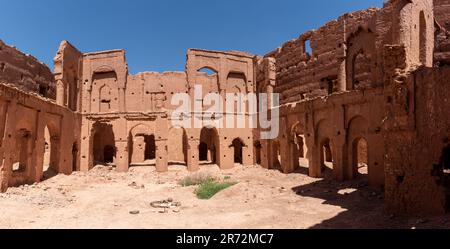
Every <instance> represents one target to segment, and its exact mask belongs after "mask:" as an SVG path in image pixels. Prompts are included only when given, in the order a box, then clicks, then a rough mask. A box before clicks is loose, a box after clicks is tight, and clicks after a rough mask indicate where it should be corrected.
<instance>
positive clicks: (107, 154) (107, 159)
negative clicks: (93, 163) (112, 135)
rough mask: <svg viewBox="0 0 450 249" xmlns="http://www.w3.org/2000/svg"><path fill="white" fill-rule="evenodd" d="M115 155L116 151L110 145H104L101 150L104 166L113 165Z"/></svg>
mask: <svg viewBox="0 0 450 249" xmlns="http://www.w3.org/2000/svg"><path fill="white" fill-rule="evenodd" d="M115 155H116V149H115V148H114V147H113V146H111V145H106V146H105V147H104V148H103V162H104V163H106V164H112V163H114V157H115Z"/></svg>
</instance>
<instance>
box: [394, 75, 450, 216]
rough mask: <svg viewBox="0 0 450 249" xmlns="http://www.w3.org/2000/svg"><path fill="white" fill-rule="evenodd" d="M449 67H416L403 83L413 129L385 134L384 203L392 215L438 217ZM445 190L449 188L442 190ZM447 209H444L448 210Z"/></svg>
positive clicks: (442, 200) (441, 210)
mask: <svg viewBox="0 0 450 249" xmlns="http://www.w3.org/2000/svg"><path fill="white" fill-rule="evenodd" d="M449 76H450V69H449V68H448V67H443V68H421V69H419V70H418V71H416V72H414V73H412V74H411V75H409V76H408V78H407V80H406V82H407V85H408V88H409V89H414V90H410V93H411V95H410V98H412V100H411V101H414V106H415V108H414V113H415V117H414V120H411V121H410V122H409V123H410V125H411V126H412V127H410V128H408V127H398V128H397V129H395V130H396V131H392V130H394V128H392V129H391V131H392V132H388V133H387V137H386V138H385V139H386V149H387V151H388V155H389V157H388V159H387V163H386V171H387V173H388V174H387V176H386V177H387V179H386V200H387V205H388V209H389V210H395V212H397V213H414V214H441V213H444V212H445V211H448V210H446V205H448V204H447V203H446V202H447V201H446V198H448V197H446V196H445V192H446V189H448V187H449V186H448V184H447V183H446V181H447V180H446V176H445V175H444V168H443V167H444V166H445V165H443V163H444V162H443V161H442V160H444V158H445V153H444V152H445V150H444V149H445V148H446V146H448V141H449V132H450V131H449V127H450V123H449V121H448V119H446V118H443V117H447V116H448V115H449V114H450V113H449V106H448V96H447V94H446V93H447V92H448V89H449V87H450V86H449V84H448V83H449V82H448V80H447V79H448V77H449ZM447 191H448V190H447ZM447 208H448V206H447Z"/></svg>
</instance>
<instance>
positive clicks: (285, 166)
mask: <svg viewBox="0 0 450 249" xmlns="http://www.w3.org/2000/svg"><path fill="white" fill-rule="evenodd" d="M368 127H369V126H368V122H367V120H366V119H365V118H364V117H362V116H356V117H354V118H352V119H350V121H348V125H347V128H346V132H345V134H342V132H339V131H335V129H334V127H333V126H332V125H330V124H329V123H328V121H327V120H325V119H324V120H322V121H320V122H318V123H317V125H316V127H315V131H314V133H312V132H310V131H307V130H305V128H304V126H303V124H301V123H299V122H297V123H296V124H294V125H293V126H292V127H291V130H290V134H289V135H287V134H286V135H283V136H281V137H280V138H278V139H277V140H274V141H271V142H270V143H269V148H268V149H269V150H268V151H269V154H270V156H269V158H268V163H269V165H268V167H269V168H271V169H278V170H281V171H284V172H286V173H289V172H308V174H310V175H311V176H314V177H329V176H332V177H334V178H338V179H343V180H351V179H355V178H362V179H364V180H367V181H370V179H371V177H370V174H372V173H373V172H372V171H373V169H372V168H370V167H371V166H370V165H371V163H370V162H371V159H370V158H371V156H372V155H371V153H372V152H373V151H374V150H376V148H375V146H374V147H371V144H370V141H372V140H371V135H370V134H369V132H368ZM311 133H312V134H311ZM342 136H344V137H342ZM374 148H375V149H374ZM375 164H376V163H375Z"/></svg>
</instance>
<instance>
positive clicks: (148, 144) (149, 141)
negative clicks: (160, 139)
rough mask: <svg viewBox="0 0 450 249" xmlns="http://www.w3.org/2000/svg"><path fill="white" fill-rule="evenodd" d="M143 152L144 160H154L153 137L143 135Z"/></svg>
mask: <svg viewBox="0 0 450 249" xmlns="http://www.w3.org/2000/svg"><path fill="white" fill-rule="evenodd" d="M144 143H145V151H144V160H145V161H148V160H155V159H156V141H155V135H144Z"/></svg>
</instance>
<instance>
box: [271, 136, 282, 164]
mask: <svg viewBox="0 0 450 249" xmlns="http://www.w3.org/2000/svg"><path fill="white" fill-rule="evenodd" d="M270 161H271V165H270V169H276V170H281V151H280V142H279V141H278V140H275V141H271V160H270Z"/></svg>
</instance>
